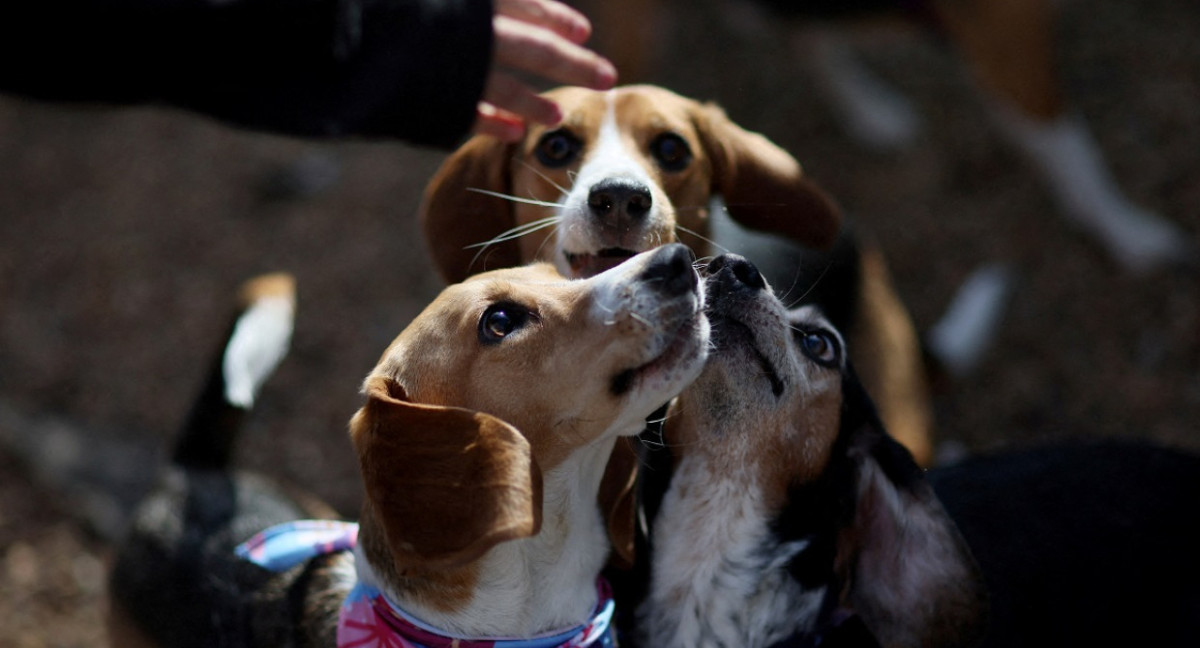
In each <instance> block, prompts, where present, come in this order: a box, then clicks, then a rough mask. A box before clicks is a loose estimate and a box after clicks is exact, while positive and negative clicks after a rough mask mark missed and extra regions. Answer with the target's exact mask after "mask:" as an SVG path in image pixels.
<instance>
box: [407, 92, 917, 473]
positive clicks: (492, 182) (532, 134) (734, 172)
mask: <svg viewBox="0 0 1200 648" xmlns="http://www.w3.org/2000/svg"><path fill="white" fill-rule="evenodd" d="M548 96H550V97H552V98H553V99H554V100H555V101H556V102H558V104H559V105H560V106H561V108H562V110H563V114H564V118H563V121H562V123H561V124H559V125H558V126H555V127H544V126H533V127H531V128H530V130H529V132H528V133H527V135H526V137H525V139H524V141H522V142H520V143H517V144H505V143H503V142H501V141H499V140H496V139H493V138H489V137H486V136H477V137H475V138H473V139H471V140H469V141H468V142H467V143H466V144H464V145H463V146H462V147H460V148H459V149H458V150H457V151H456V152H454V153H453V154H451V155H450V157H449V158H448V159H447V160H446V161H445V162H444V163H443V165H442V167H441V168H440V169H439V170H438V172H437V174H436V175H435V176H434V177H433V179H432V180H431V181H430V183H429V185H428V188H427V189H426V193H425V198H424V201H423V204H422V205H421V209H420V217H421V223H422V226H423V228H424V233H425V238H426V242H427V244H428V248H429V250H430V252H431V255H432V257H433V260H434V262H435V265H436V266H437V268H438V271H439V272H440V273H441V275H442V277H443V278H444V279H446V280H447V281H459V280H461V279H463V278H464V277H466V276H468V275H470V274H472V273H474V272H479V271H482V270H485V269H488V268H498V267H507V266H514V265H520V264H522V263H527V262H530V261H534V260H543V261H548V262H550V263H553V264H554V265H555V266H556V267H557V268H558V269H559V271H560V272H562V273H563V274H564V275H566V276H571V277H586V276H591V275H593V274H595V273H597V272H600V271H602V270H604V269H606V268H609V267H612V266H614V265H616V264H618V263H620V262H621V261H623V260H624V259H627V258H629V257H630V256H632V255H634V254H637V253H639V252H642V251H645V250H648V249H651V248H653V247H656V246H659V245H663V244H666V243H670V242H673V241H681V242H683V243H686V244H687V245H689V246H690V247H692V249H694V250H696V252H697V254H698V255H699V256H702V257H703V256H705V255H710V254H714V253H717V252H723V251H727V249H726V248H727V247H735V248H736V247H737V245H738V244H737V243H736V242H734V241H732V240H717V241H714V240H713V239H714V238H717V235H716V234H715V233H714V232H715V230H714V225H713V221H714V220H715V219H717V217H718V216H720V217H722V220H724V219H723V216H724V214H710V209H711V206H712V205H713V199H714V197H716V196H720V197H721V199H722V200H723V203H724V209H723V211H724V212H727V213H728V216H729V217H731V218H732V220H733V221H735V222H736V223H737V224H738V225H740V226H742V227H743V228H745V229H748V230H752V231H756V232H764V233H768V234H773V235H777V236H778V237H781V238H782V239H783V240H786V241H789V242H791V243H793V244H796V243H798V244H800V245H802V246H804V247H805V248H807V249H808V250H809V251H810V253H811V254H812V255H817V254H818V253H817V252H815V251H816V250H825V249H827V248H832V251H831V252H829V253H828V254H827V255H826V256H819V257H818V258H815V259H808V260H807V264H808V265H815V266H820V267H819V268H818V269H817V271H816V272H814V273H811V276H817V275H820V276H821V277H822V279H821V282H820V283H822V284H823V286H819V287H818V290H817V291H814V292H809V289H810V288H811V286H802V285H796V286H795V289H794V293H795V294H796V295H807V296H809V297H812V296H813V295H823V296H827V297H828V298H829V299H831V300H834V301H836V302H837V303H836V304H833V305H831V308H830V310H831V311H836V312H839V313H845V314H847V317H849V318H850V320H848V321H845V322H839V324H840V325H842V326H843V327H844V328H846V329H847V330H849V331H851V332H852V335H853V337H855V338H856V339H861V340H862V341H861V343H860V344H858V345H857V346H858V347H859V348H861V349H864V350H869V351H868V352H867V353H865V354H864V357H863V358H860V359H859V364H860V365H861V366H862V367H863V368H864V374H865V375H866V378H865V380H867V382H868V384H869V385H870V388H871V391H872V393H873V394H875V395H876V397H877V398H879V399H880V402H881V403H883V405H882V409H883V411H884V416H885V418H887V419H888V422H889V424H890V426H891V429H893V430H894V433H895V434H896V435H897V436H898V438H901V439H902V440H903V441H904V443H905V444H906V445H908V446H909V447H910V448H911V449H912V451H913V452H914V454H916V455H917V456H918V457H919V458H920V459H921V460H922V462H928V461H930V460H931V459H932V454H933V451H932V441H931V437H932V434H931V429H932V418H933V416H932V407H931V405H930V402H929V399H930V394H929V386H928V383H927V375H926V367H925V365H924V362H923V359H922V352H921V349H920V341H919V338H918V335H917V333H916V331H915V329H914V327H913V325H912V322H911V319H910V317H909V315H908V313H907V311H906V310H905V308H904V307H903V305H902V303H901V301H900V300H899V298H898V297H897V296H896V293H895V289H894V288H893V286H892V284H891V280H890V277H889V276H888V272H887V269H886V267H885V264H884V263H883V259H882V256H881V255H880V254H879V251H878V249H877V248H876V247H874V246H872V245H869V244H864V243H863V242H861V241H857V240H855V237H854V236H853V235H852V234H851V233H850V232H849V231H848V230H847V229H845V228H842V226H841V213H840V211H839V210H838V208H837V206H836V205H835V204H834V202H833V201H832V200H831V199H830V198H829V197H828V196H827V195H826V194H825V193H824V192H823V191H822V190H821V189H820V188H819V187H818V186H817V185H816V184H814V183H813V182H811V181H810V180H809V179H808V178H807V177H805V176H804V174H803V172H802V169H801V166H800V164H799V163H798V162H797V161H796V160H795V159H794V158H793V157H792V156H791V155H790V154H788V153H787V152H786V151H784V150H783V149H781V148H779V147H778V146H776V145H775V144H773V143H772V142H770V141H769V140H768V139H767V138H765V137H763V136H762V135H759V134H757V133H753V132H750V131H747V130H746V129H744V128H742V127H740V126H738V125H737V124H735V123H734V122H732V121H731V120H730V119H729V118H728V117H727V116H726V115H725V113H724V112H723V111H722V110H721V109H720V108H719V107H717V106H716V105H713V104H705V103H701V102H698V101H695V100H692V99H689V98H685V97H681V96H679V95H677V94H675V93H673V92H670V91H668V90H665V89H663V88H659V87H655V86H646V85H639V86H626V87H621V88H617V89H615V90H613V91H609V92H598V91H594V90H587V89H583V88H559V89H556V90H553V91H551V92H549V93H548ZM726 231H728V230H726ZM793 247H794V245H793ZM735 251H737V250H735ZM781 265H782V270H781V274H782V275H783V276H784V277H785V279H784V280H786V281H788V285H793V284H796V283H797V281H796V280H797V278H798V277H799V276H801V273H800V272H799V270H798V266H797V265H795V263H794V262H793V261H792V260H791V259H788V260H787V261H786V262H785V263H783V264H781ZM805 276H808V274H807V273H806V274H805ZM781 281H782V280H781ZM826 287H836V289H831V290H821V289H822V288H826ZM851 321H852V322H853V325H851Z"/></svg>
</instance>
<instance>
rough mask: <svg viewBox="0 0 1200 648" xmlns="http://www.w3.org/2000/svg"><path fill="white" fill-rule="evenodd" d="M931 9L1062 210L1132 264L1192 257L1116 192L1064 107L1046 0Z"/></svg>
mask: <svg viewBox="0 0 1200 648" xmlns="http://www.w3.org/2000/svg"><path fill="white" fill-rule="evenodd" d="M934 8H935V11H936V12H937V15H938V19H939V20H940V21H941V24H942V26H943V27H944V28H945V30H946V32H947V34H948V35H949V37H950V38H951V40H952V41H954V44H955V45H956V46H957V47H958V48H959V50H960V51H961V52H962V54H963V57H964V58H965V59H966V61H967V63H968V65H969V66H970V68H971V71H972V72H973V73H974V75H975V78H976V80H977V82H978V83H979V85H980V87H981V88H982V90H983V91H984V94H985V99H988V103H989V104H990V108H991V113H992V116H993V120H994V121H995V122H996V124H997V126H998V127H999V130H1000V132H1001V134H1002V136H1003V137H1004V138H1005V139H1006V140H1007V141H1008V143H1009V144H1010V145H1012V146H1013V147H1014V148H1015V149H1016V150H1017V151H1018V152H1019V153H1020V154H1021V155H1023V156H1024V157H1025V158H1026V159H1027V160H1029V162H1030V163H1031V164H1032V165H1033V167H1034V168H1035V169H1036V170H1037V171H1038V172H1039V173H1040V175H1041V177H1042V178H1043V180H1044V181H1045V182H1046V184H1047V186H1048V188H1049V190H1050V192H1051V194H1052V195H1053V197H1054V200H1055V202H1057V203H1058V206H1059V208H1060V209H1061V210H1062V211H1063V212H1064V214H1065V215H1066V216H1067V217H1068V218H1070V219H1071V220H1073V221H1074V222H1076V223H1078V224H1079V225H1080V226H1082V227H1083V228H1084V229H1086V230H1087V231H1089V232H1090V233H1091V234H1093V235H1095V236H1097V237H1098V238H1099V239H1100V240H1101V242H1102V243H1103V244H1104V245H1105V246H1106V247H1107V248H1108V250H1109V252H1110V253H1111V254H1112V255H1113V256H1114V257H1115V258H1116V259H1117V261H1118V262H1120V263H1121V265H1122V266H1124V267H1125V268H1126V269H1128V270H1130V271H1132V272H1144V271H1148V270H1152V269H1154V268H1155V267H1158V266H1162V265H1166V264H1170V263H1186V262H1189V261H1193V260H1194V259H1193V258H1192V257H1194V256H1195V250H1194V249H1193V247H1192V246H1191V245H1190V244H1189V243H1188V241H1187V238H1186V237H1185V236H1184V234H1183V233H1182V232H1181V231H1180V230H1179V229H1178V228H1177V227H1176V226H1175V225H1174V224H1172V223H1171V222H1169V221H1167V220H1164V219H1163V218H1161V217H1159V216H1158V215H1156V214H1154V213H1152V212H1150V211H1147V210H1145V209H1142V208H1141V207H1138V206H1137V205H1134V204H1133V203H1131V202H1130V201H1129V200H1128V199H1127V198H1126V197H1125V196H1124V195H1122V193H1121V191H1120V189H1119V188H1118V187H1117V184H1116V182H1114V180H1113V178H1112V177H1111V175H1110V173H1109V171H1108V169H1107V168H1106V167H1105V164H1104V160H1103V156H1102V155H1101V153H1100V150H1099V147H1098V146H1097V145H1096V142H1095V141H1094V140H1093V138H1092V136H1091V134H1090V133H1089V132H1088V130H1087V127H1086V126H1085V124H1084V122H1083V120H1082V119H1080V118H1079V117H1078V116H1074V115H1071V114H1069V113H1068V112H1067V110H1066V108H1065V102H1064V101H1063V98H1062V96H1061V93H1060V90H1059V83H1058V78H1057V75H1056V74H1055V70H1054V51H1053V50H1054V47H1053V39H1054V34H1053V18H1054V16H1053V7H1052V6H1051V3H1050V2H1049V0H969V1H963V0H939V1H938V2H935V3H934Z"/></svg>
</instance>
